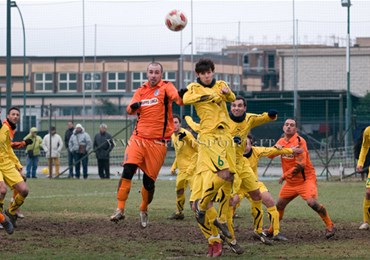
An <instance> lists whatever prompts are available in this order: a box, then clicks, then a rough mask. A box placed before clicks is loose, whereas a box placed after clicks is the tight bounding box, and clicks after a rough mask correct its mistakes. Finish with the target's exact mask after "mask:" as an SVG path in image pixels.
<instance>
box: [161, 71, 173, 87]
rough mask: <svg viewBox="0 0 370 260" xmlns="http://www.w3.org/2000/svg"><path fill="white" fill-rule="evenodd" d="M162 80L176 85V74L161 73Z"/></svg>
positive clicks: (170, 72)
mask: <svg viewBox="0 0 370 260" xmlns="http://www.w3.org/2000/svg"><path fill="white" fill-rule="evenodd" d="M163 80H167V81H170V82H171V83H172V84H174V85H175V84H176V72H174V71H166V72H164V73H163Z"/></svg>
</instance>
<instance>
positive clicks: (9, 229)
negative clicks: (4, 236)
mask: <svg viewBox="0 0 370 260" xmlns="http://www.w3.org/2000/svg"><path fill="white" fill-rule="evenodd" d="M4 217H5V220H4V221H3V222H1V226H2V227H3V229H5V231H6V233H8V234H9V235H11V234H13V232H14V226H13V224H12V222H11V221H10V219H9V217H8V216H7V215H5V214H4Z"/></svg>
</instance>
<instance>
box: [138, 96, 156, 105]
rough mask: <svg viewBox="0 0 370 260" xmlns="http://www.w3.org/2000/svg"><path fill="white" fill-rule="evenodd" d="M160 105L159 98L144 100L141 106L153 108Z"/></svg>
mask: <svg viewBox="0 0 370 260" xmlns="http://www.w3.org/2000/svg"><path fill="white" fill-rule="evenodd" d="M156 104H158V98H151V99H143V100H141V106H142V107H145V106H152V105H156Z"/></svg>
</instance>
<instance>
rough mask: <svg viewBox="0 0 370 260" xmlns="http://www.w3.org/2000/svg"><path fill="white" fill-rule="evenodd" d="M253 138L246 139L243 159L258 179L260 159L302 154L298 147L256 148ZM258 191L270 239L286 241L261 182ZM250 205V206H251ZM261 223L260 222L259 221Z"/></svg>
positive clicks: (238, 196) (235, 202) (238, 197)
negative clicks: (268, 224) (265, 213)
mask: <svg viewBox="0 0 370 260" xmlns="http://www.w3.org/2000/svg"><path fill="white" fill-rule="evenodd" d="M252 144H253V138H252V135H250V134H249V135H248V139H247V146H246V149H245V154H244V157H245V158H247V159H248V161H249V163H250V166H251V168H252V170H253V172H254V174H255V175H256V178H257V179H258V161H259V160H260V159H261V158H262V157H268V156H271V155H281V154H293V153H295V154H298V153H302V151H303V150H302V149H300V148H298V147H293V148H282V147H279V146H274V147H258V146H253V145H252ZM258 186H259V190H260V192H261V196H262V203H263V204H264V205H265V206H266V208H267V212H268V216H269V219H270V224H271V226H272V230H273V233H272V234H271V236H272V239H273V240H275V241H286V240H288V239H287V238H286V237H285V236H283V235H282V234H281V233H280V222H279V212H278V211H277V209H276V206H275V202H274V199H273V197H272V196H271V193H270V192H269V190H268V189H267V187H266V186H265V184H264V183H263V182H261V181H259V182H258ZM243 197H244V195H243V194H236V195H235V196H234V198H233V205H236V204H237V203H239V201H240V200H241V198H243ZM246 197H247V199H249V200H251V198H250V196H249V194H247V196H246ZM251 205H252V204H251ZM261 221H262V220H261Z"/></svg>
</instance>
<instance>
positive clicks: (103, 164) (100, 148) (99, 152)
mask: <svg viewBox="0 0 370 260" xmlns="http://www.w3.org/2000/svg"><path fill="white" fill-rule="evenodd" d="M111 139H112V135H111V134H110V133H108V132H107V125H106V124H101V125H100V127H99V133H97V134H96V135H95V138H94V151H95V155H96V159H97V161H98V173H99V177H100V179H109V178H110V172H109V156H110V152H111V151H112V150H113V148H114V144H113V142H112V140H111Z"/></svg>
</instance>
